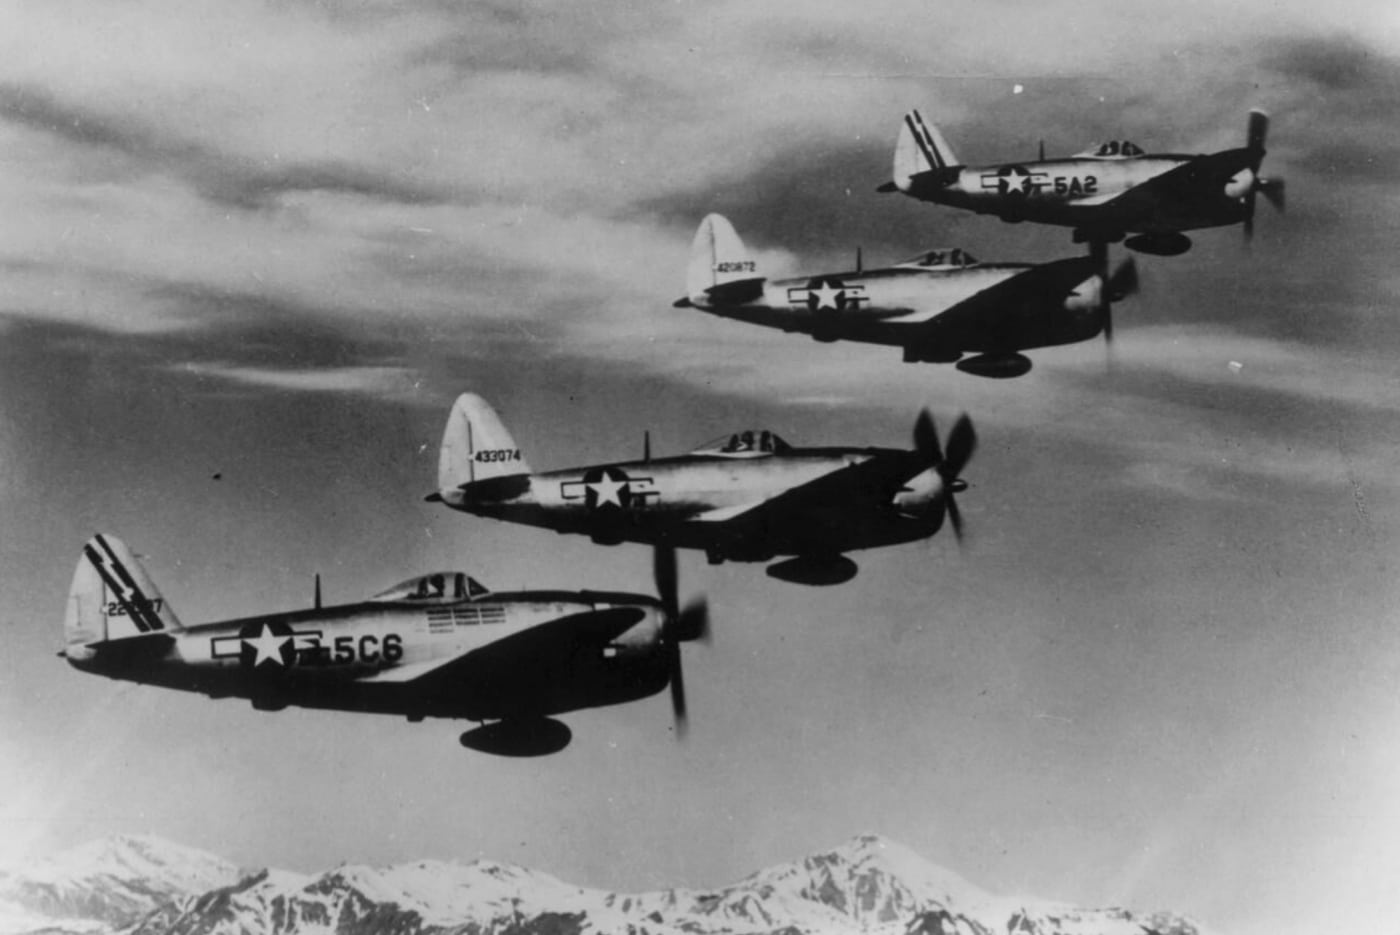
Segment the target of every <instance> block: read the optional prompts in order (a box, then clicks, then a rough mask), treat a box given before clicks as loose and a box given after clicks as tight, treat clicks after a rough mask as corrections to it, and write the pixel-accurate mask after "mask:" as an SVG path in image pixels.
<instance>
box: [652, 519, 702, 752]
mask: <svg viewBox="0 0 1400 935" xmlns="http://www.w3.org/2000/svg"><path fill="white" fill-rule="evenodd" d="M652 573H653V576H654V577H655V579H656V593H657V596H658V597H660V598H661V606H662V609H663V610H665V612H666V624H665V628H664V629H663V630H662V632H661V641H662V643H663V644H664V647H665V652H666V665H667V668H668V669H669V672H670V679H669V681H670V684H671V713H672V715H673V716H674V718H675V722H676V736H677V737H682V738H683V737H685V729H686V704H685V673H684V669H683V668H682V666H681V643H682V642H685V641H688V640H708V639H709V634H710V610H709V606H708V605H707V604H706V603H705V599H704V598H697V599H696V600H693V601H691V602H690V603H689V604H687V605H686V606H685V607H684V608H682V607H681V606H680V595H679V592H680V584H679V579H680V576H679V574H678V573H677V570H676V548H675V546H671V545H657V546H656V547H655V549H654V550H653V552H652Z"/></svg>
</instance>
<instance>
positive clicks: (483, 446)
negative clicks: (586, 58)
mask: <svg viewBox="0 0 1400 935" xmlns="http://www.w3.org/2000/svg"><path fill="white" fill-rule="evenodd" d="M529 473H531V472H530V465H529V462H527V461H526V460H525V456H524V455H522V454H521V453H520V448H519V447H518V446H517V445H516V444H515V439H513V438H511V435H510V432H509V431H507V429H506V427H505V425H504V424H503V423H502V422H501V417H500V416H498V415H496V410H494V409H492V408H491V404H490V403H488V402H487V401H486V400H485V399H483V398H481V397H480V396H478V395H476V394H475V393H463V394H462V395H461V396H458V397H457V401H456V402H455V403H453V404H452V412H451V413H449V414H448V416H447V427H446V428H445V429H443V433H442V447H441V449H439V451H438V492H439V493H440V494H442V495H443V496H446V495H447V494H449V493H452V492H455V491H457V490H460V489H461V487H462V485H464V484H474V483H476V482H478V481H483V480H491V479H493V478H497V477H510V476H512V475H517V474H529Z"/></svg>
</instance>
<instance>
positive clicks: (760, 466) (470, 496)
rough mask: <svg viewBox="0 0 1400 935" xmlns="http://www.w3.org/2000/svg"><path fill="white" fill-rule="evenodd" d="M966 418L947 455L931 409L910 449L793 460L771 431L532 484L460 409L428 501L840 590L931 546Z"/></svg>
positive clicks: (967, 450)
mask: <svg viewBox="0 0 1400 935" xmlns="http://www.w3.org/2000/svg"><path fill="white" fill-rule="evenodd" d="M976 442H977V438H976V433H975V432H974V431H973V428H972V422H971V421H970V420H969V419H968V418H967V416H963V417H962V418H961V419H959V420H958V423H957V425H955V426H954V427H953V431H952V433H951V434H950V435H949V438H948V451H947V454H946V456H945V454H944V453H943V448H942V446H941V445H940V443H939V441H938V433H937V431H936V429H935V428H934V424H933V419H932V417H931V416H930V415H929V414H928V412H927V410H925V411H924V412H922V413H920V415H919V418H918V420H917V421H916V423H915V426H914V450H913V451H901V450H897V449H892V448H793V447H792V446H791V445H789V444H788V443H787V442H785V441H783V440H782V439H781V438H779V437H778V436H777V435H775V434H773V433H772V432H769V431H766V430H746V431H740V432H734V433H733V434H729V435H725V436H723V437H721V438H718V439H715V440H714V441H712V442H709V443H707V444H704V445H701V446H700V447H699V448H697V449H695V450H694V451H692V452H690V453H689V454H685V455H680V456H676V457H666V458H652V457H651V451H650V442H649V441H647V442H646V443H644V445H643V455H642V458H641V459H640V460H637V461H627V462H613V463H608V464H597V465H592V466H587V467H577V468H569V469H567V470H560V471H548V472H544V473H538V474H537V473H535V472H533V471H531V469H530V465H529V463H528V462H527V461H526V460H525V458H524V456H523V455H522V454H521V451H520V447H519V446H518V445H517V444H516V443H515V440H514V439H513V438H511V436H510V433H509V432H508V431H507V430H506V428H505V425H504V424H502V422H501V419H500V417H499V416H497V414H496V412H495V410H493V409H492V408H491V406H490V405H489V404H488V403H487V402H486V400H484V399H482V398H481V397H480V396H477V395H475V394H472V393H464V394H462V396H460V397H458V399H457V402H456V404H455V405H454V406H453V407H452V412H451V414H450V415H449V416H448V419H447V427H446V429H445V430H444V432H443V438H442V449H441V452H440V455H439V461H438V490H437V492H436V493H433V494H431V495H429V497H428V500H430V501H435V502H441V503H444V504H446V505H447V506H449V507H452V508H453V509H456V510H462V511H464V512H468V513H475V514H478V515H480V516H489V517H493V518H495V519H502V520H506V521H508V522H515V523H524V524H526V525H530V526H543V527H545V528H546V529H553V530H555V531H557V532H561V533H578V534H581V535H586V536H590V537H591V538H592V539H593V541H594V542H598V543H601V544H605V545H616V544H618V543H621V542H645V543H653V544H660V545H663V546H668V547H676V548H686V549H703V550H704V551H705V554H706V556H707V557H708V558H709V560H710V562H711V563H713V564H718V563H720V562H723V561H726V560H729V561H739V562H766V561H769V560H771V559H773V558H775V557H778V556H793V558H792V559H790V560H788V561H783V562H779V563H778V564H775V565H772V566H770V567H769V568H768V569H767V573H768V574H769V575H771V576H772V577H775V578H779V579H781V580H785V581H792V582H797V583H802V584H839V583H841V582H843V581H849V580H850V579H851V578H852V577H854V576H855V574H856V565H855V563H854V562H853V561H851V560H850V559H849V558H846V557H845V556H844V555H843V554H842V553H844V552H847V551H849V550H852V549H867V548H873V547H875V546H882V545H892V544H895V543H900V542H910V541H913V540H916V539H923V538H926V537H928V536H931V535H933V534H934V533H935V532H937V531H938V529H939V527H941V526H942V525H943V518H944V516H945V515H946V516H947V517H948V518H949V519H950V521H951V523H952V526H953V530H954V532H955V533H958V534H959V536H960V535H961V528H962V520H961V516H960V514H959V512H958V508H957V504H956V502H955V501H954V500H953V494H954V493H956V492H958V491H961V490H963V489H964V488H965V487H966V484H965V483H964V482H963V481H962V480H961V479H960V478H959V476H958V475H959V474H960V473H961V472H962V469H963V467H964V466H965V465H966V464H967V462H968V459H969V458H971V457H972V451H973V448H974V447H975V446H976Z"/></svg>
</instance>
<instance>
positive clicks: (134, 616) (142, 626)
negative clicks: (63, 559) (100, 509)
mask: <svg viewBox="0 0 1400 935" xmlns="http://www.w3.org/2000/svg"><path fill="white" fill-rule="evenodd" d="M95 538H96V540H97V544H98V545H100V546H102V551H103V552H105V553H106V555H102V554H101V553H99V552H98V551H97V550H96V549H94V548H92V547H91V546H85V547H84V549H83V551H84V553H85V554H86V555H87V558H88V561H90V562H92V564H93V567H94V568H96V569H97V573H98V574H99V575H101V576H102V580H103V581H105V582H106V583H107V587H108V588H109V589H110V590H111V591H112V593H113V594H114V595H116V598H117V601H118V603H120V604H121V606H122V610H124V611H126V614H127V616H128V617H130V618H131V622H132V623H133V624H135V625H136V629H137V630H139V631H140V632H142V633H155V632H159V631H160V630H163V629H165V625H164V624H163V623H161V621H160V617H158V616H156V613H155V605H154V604H152V603H151V601H150V599H149V598H147V597H146V595H145V593H144V592H142V590H141V586H140V585H138V584H137V583H136V579H134V578H133V577H132V576H131V573H130V572H129V571H127V569H126V566H125V565H123V564H122V563H121V560H120V559H118V558H117V555H116V553H115V552H113V551H112V546H111V545H110V544H109V543H108V542H107V540H106V539H105V538H103V537H102V536H101V535H100V534H99V535H97V536H96V537H95Z"/></svg>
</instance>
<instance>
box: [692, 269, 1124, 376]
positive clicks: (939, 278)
mask: <svg viewBox="0 0 1400 935" xmlns="http://www.w3.org/2000/svg"><path fill="white" fill-rule="evenodd" d="M1031 270H1039V271H1040V274H1041V275H1042V277H1043V279H1042V280H1041V282H1040V283H1039V285H1038V287H1037V288H1035V289H1034V290H1025V291H1022V292H1020V293H1018V294H1014V295H1010V294H1009V295H1008V297H1007V298H1006V299H1005V300H1002V301H998V302H997V303H996V308H994V309H986V308H971V307H966V306H963V303H966V302H969V300H972V299H974V297H975V296H977V295H978V294H979V293H982V292H984V291H986V290H988V289H992V288H994V287H996V286H999V285H1001V284H1003V283H1007V282H1008V281H1009V280H1012V279H1015V278H1016V277H1018V276H1021V275H1023V274H1025V273H1027V272H1028V271H1031ZM1101 288H1102V281H1101V279H1100V277H1099V276H1098V275H1097V274H1096V273H1095V272H1094V269H1093V264H1092V262H1091V261H1090V260H1088V259H1087V258H1084V257H1075V258H1072V259H1066V260H1057V261H1054V262H1052V263H1046V264H1041V265H1039V266H1035V265H1033V264H1029V263H994V264H993V263H981V264H977V265H973V266H966V267H960V268H955V267H944V268H935V269H919V268H916V267H912V266H907V267H891V268H888V269H876V270H867V271H863V272H845V273H825V274H819V275H816V276H804V277H798V278H790V279H775V280H767V281H765V282H763V284H762V291H761V293H760V294H757V295H754V296H752V297H750V298H748V299H747V300H745V301H738V302H733V301H726V299H725V295H724V293H723V292H722V291H719V290H716V293H715V294H714V295H713V296H706V295H697V296H692V297H691V298H690V300H689V302H690V304H691V305H692V306H693V307H695V308H698V309H700V310H702V311H705V312H709V313H710V314H713V315H717V316H720V317H723V318H732V319H735V320H737V321H745V322H749V323H751V324H757V325H764V326H767V327H770V328H778V329H781V330H783V331H788V332H800V333H803V334H810V335H812V336H813V337H814V338H816V339H817V340H821V341H837V340H844V341H858V342H862V343H867V344H881V345H891V346H896V347H916V348H920V349H922V350H923V351H924V352H925V353H927V354H928V355H930V356H931V357H932V358H933V359H938V358H940V357H942V358H946V359H950V360H956V359H957V358H958V356H959V355H960V354H962V353H965V352H967V353H1005V352H1013V351H1017V350H1025V349H1030V348H1037V347H1050V346H1054V345H1059V344H1070V343H1074V342H1076V341H1084V340H1087V339H1089V338H1091V337H1093V336H1095V335H1096V334H1098V333H1099V331H1100V330H1102V327H1103V322H1102V315H1101V314H1100V311H1099V309H1100V302H1099V295H1100V289H1101Z"/></svg>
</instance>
